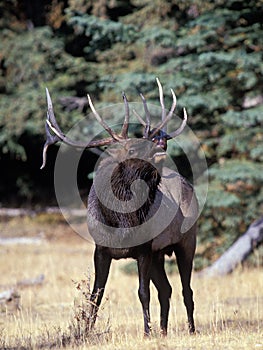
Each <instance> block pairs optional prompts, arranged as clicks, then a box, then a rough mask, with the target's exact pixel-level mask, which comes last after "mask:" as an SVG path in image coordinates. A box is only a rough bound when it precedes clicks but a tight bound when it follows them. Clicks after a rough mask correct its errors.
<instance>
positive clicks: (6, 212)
mask: <svg viewBox="0 0 263 350" xmlns="http://www.w3.org/2000/svg"><path fill="white" fill-rule="evenodd" d="M62 212H63V213H64V214H67V215H72V216H78V217H82V216H86V213H87V212H86V209H71V208H59V207H48V208H41V209H36V210H33V209H23V208H0V217H7V218H8V217H22V216H31V217H34V216H36V215H40V214H54V215H56V214H62Z"/></svg>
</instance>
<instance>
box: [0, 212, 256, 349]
mask: <svg viewBox="0 0 263 350" xmlns="http://www.w3.org/2000/svg"><path fill="white" fill-rule="evenodd" d="M0 229H1V232H2V235H3V234H4V235H9V236H14V235H16V236H33V235H34V236H36V235H38V234H41V235H42V236H44V237H46V239H45V242H44V243H43V244H41V245H15V246H0V292H1V291H2V290H5V289H7V288H9V287H10V286H14V285H15V284H16V283H17V281H20V280H23V279H27V278H32V277H35V276H37V275H39V274H40V273H43V274H44V275H45V280H44V283H43V284H42V285H39V286H28V287H19V286H18V287H17V291H18V293H19V294H20V295H21V300H20V310H10V309H9V308H8V306H7V307H6V308H5V309H3V307H2V309H1V314H0V349H5V348H6V349H8V348H9V349H11V348H12V349H22V348H24V349H39V348H42V349H46V348H47V349H48V348H59V347H64V348H66V349H73V348H74V349H98V348H100V349H150V350H151V349H205V350H210V349H211V350H216V349H262V350H263V272H262V270H261V269H260V267H258V268H254V269H251V270H246V269H243V268H241V267H240V268H238V269H237V270H236V271H235V272H234V273H232V274H231V275H229V276H225V277H218V278H198V277H197V275H195V274H194V275H193V279H192V286H193V290H194V299H195V320H196V328H197V333H196V335H194V336H189V335H188V332H187V324H186V312H185V308H184V305H183V300H182V296H181V284H180V280H179V276H178V275H177V274H176V273H174V274H172V275H170V276H169V279H170V282H171V285H172V287H173V294H172V299H171V311H170V318H169V330H168V336H167V338H162V337H161V336H160V334H159V303H158V299H157V293H156V290H155V289H154V287H153V286H151V318H152V330H153V331H152V336H151V337H150V339H147V340H145V339H144V338H143V319H142V311H141V305H140V302H139V299H138V296H137V288H138V280H137V276H135V275H130V276H129V275H126V274H124V273H123V270H122V269H121V267H122V266H123V265H125V264H127V261H126V260H121V261H114V262H113V265H112V268H111V271H110V276H109V280H108V283H107V287H106V291H105V297H104V301H103V305H102V308H101V310H100V312H99V317H98V320H97V323H96V327H95V330H94V332H93V333H92V334H90V336H88V337H85V338H83V339H77V338H74V337H73V336H72V333H73V332H74V327H76V325H77V324H76V322H77V320H76V318H74V317H75V316H76V314H77V312H78V307H79V305H80V302H79V301H80V299H81V297H83V295H82V291H83V288H84V286H83V283H82V287H81V288H76V282H78V281H84V284H86V283H89V278H90V279H91V282H92V280H93V274H94V272H93V260H92V253H93V246H92V244H91V243H89V242H87V241H85V240H83V239H82V238H80V237H79V236H77V235H76V234H75V233H73V232H72V231H71V229H70V228H69V227H68V226H66V225H65V224H63V223H61V222H60V221H59V220H58V221H55V222H48V221H47V220H46V219H45V220H43V221H42V220H41V219H39V218H36V219H34V220H33V219H28V218H23V219H19V220H18V219H14V220H9V221H6V222H2V223H0ZM74 281H75V282H74Z"/></svg>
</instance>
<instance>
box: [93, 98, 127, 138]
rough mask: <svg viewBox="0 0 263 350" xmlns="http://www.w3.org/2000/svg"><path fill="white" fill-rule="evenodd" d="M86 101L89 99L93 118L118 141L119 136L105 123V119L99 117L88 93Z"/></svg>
mask: <svg viewBox="0 0 263 350" xmlns="http://www.w3.org/2000/svg"><path fill="white" fill-rule="evenodd" d="M87 96H88V101H89V105H90V109H91V110H92V113H93V114H94V116H95V118H96V119H97V121H98V122H99V123H100V125H101V126H102V127H103V128H104V129H105V130H106V131H107V133H108V134H109V135H110V136H111V137H112V138H113V139H114V140H115V141H120V140H121V139H122V138H120V137H119V136H118V135H117V134H116V133H115V132H114V131H113V130H112V129H111V128H110V127H109V126H108V124H107V123H105V121H104V120H103V119H102V118H101V116H100V115H99V113H98V112H97V111H96V109H95V107H94V105H93V103H92V100H91V98H90V95H89V94H88V95H87Z"/></svg>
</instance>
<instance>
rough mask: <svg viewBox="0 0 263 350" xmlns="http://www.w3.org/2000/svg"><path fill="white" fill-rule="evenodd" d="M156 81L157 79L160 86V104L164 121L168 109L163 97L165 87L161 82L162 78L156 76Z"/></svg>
mask: <svg viewBox="0 0 263 350" xmlns="http://www.w3.org/2000/svg"><path fill="white" fill-rule="evenodd" d="M156 81H157V84H158V88H159V96H160V105H161V107H162V121H163V120H164V119H165V117H166V110H165V106H164V99H163V87H162V84H161V83H160V80H159V79H158V78H156Z"/></svg>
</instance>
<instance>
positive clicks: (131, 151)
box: [129, 148, 135, 156]
mask: <svg viewBox="0 0 263 350" xmlns="http://www.w3.org/2000/svg"><path fill="white" fill-rule="evenodd" d="M134 152H135V150H134V149H133V148H131V149H129V155H130V156H131V155H132V154H134Z"/></svg>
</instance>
